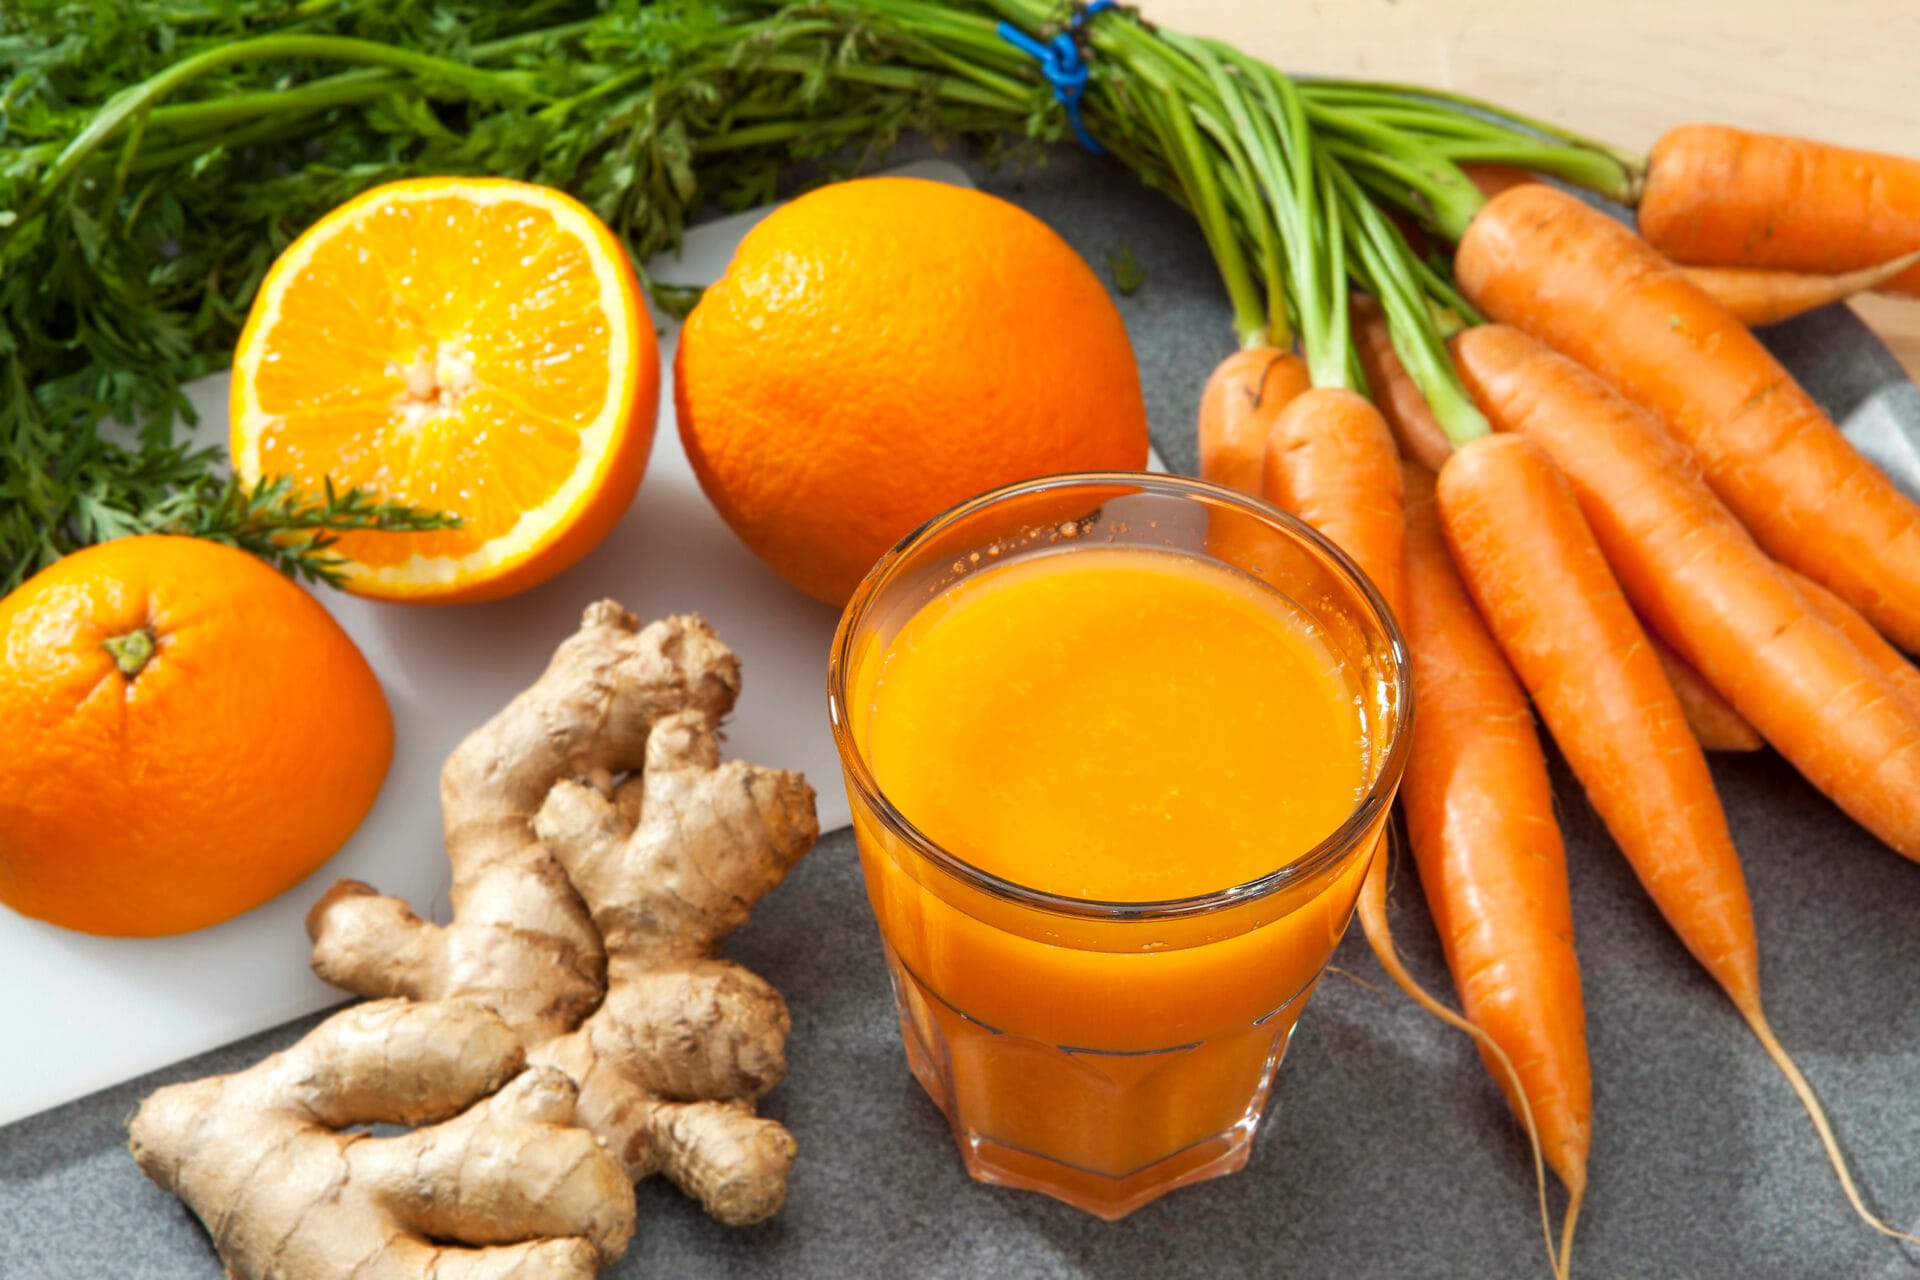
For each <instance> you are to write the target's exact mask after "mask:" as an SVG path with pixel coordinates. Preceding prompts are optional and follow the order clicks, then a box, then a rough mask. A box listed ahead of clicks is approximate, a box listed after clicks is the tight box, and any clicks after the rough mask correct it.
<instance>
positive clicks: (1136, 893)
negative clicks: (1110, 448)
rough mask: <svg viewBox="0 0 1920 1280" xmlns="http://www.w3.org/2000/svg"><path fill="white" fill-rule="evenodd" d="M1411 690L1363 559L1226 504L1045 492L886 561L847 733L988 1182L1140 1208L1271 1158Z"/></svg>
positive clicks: (889, 927)
mask: <svg viewBox="0 0 1920 1280" xmlns="http://www.w3.org/2000/svg"><path fill="white" fill-rule="evenodd" d="M1408 679H1409V677H1408V674H1407V668H1406V663H1405V655H1404V652H1403V650H1402V647H1401V644H1400V640H1399V638H1398V634H1397V632H1396V631H1395V629H1394V624H1393V622H1392V620H1391V619H1390V618H1389V617H1388V615H1387V612H1386V609H1385V607H1384V605H1382V603H1381V601H1380V599H1379V597H1378V595H1377V594H1376V593H1375V592H1374V591H1373V589H1372V587H1371V586H1370V585H1369V584H1368V583H1367V582H1366V581H1365V579H1364V578H1362V577H1361V576H1360V575H1359V573H1358V572H1357V571H1356V570H1355V569H1354V568H1353V566H1352V565H1351V563H1350V562H1348V561H1347V560H1346V559H1345V558H1344V557H1343V556H1341V555H1340V553H1339V552H1338V551H1336V550H1334V549H1333V548H1332V546H1331V545H1330V544H1328V543H1327V542H1326V541H1325V540H1324V539H1321V538H1320V537H1319V536H1318V535H1317V534H1315V533H1313V532H1312V531H1311V530H1309V529H1308V528H1306V526H1304V525H1302V524H1300V523H1298V522H1297V521H1294V520H1292V519H1291V518H1289V517H1287V516H1285V515H1282V514H1281V513H1280V512H1278V511H1275V510H1274V509H1273V508H1271V507H1268V506H1265V505H1264V504H1261V503H1258V502H1255V501H1253V500H1251V499H1248V498H1245V497H1242V496H1241V495H1239V494H1236V493H1233V492H1231V491H1229V490H1226V489H1222V488H1218V487H1216V486H1213V485H1208V484H1203V483H1201V482H1198V481H1190V480H1184V479H1180V478H1176V477H1171V476H1149V475H1134V474H1098V475H1075V476H1058V477H1052V478H1049V479H1045V480H1039V481H1033V482H1030V483H1027V484H1021V485H1015V486H1012V487H1010V488H1006V489H1001V490H998V491H996V492H994V493H990V494H987V495H985V496H984V497H981V498H978V499H975V500H974V501H972V502H969V503H966V504H964V505H962V506H960V507H958V508H955V509H954V510H953V511H950V512H948V513H947V514H945V515H943V516H941V517H939V518H937V519H935V520H934V521H932V522H930V523H929V524H928V525H927V526H925V527H924V528H922V529H921V530H920V531H919V532H917V533H915V534H914V535H912V536H911V537H910V538H908V539H907V540H906V541H905V542H903V543H902V544H901V545H900V546H899V547H897V548H895V549H894V550H893V551H892V552H890V553H888V555H887V556H886V557H885V558H883V559H882V560H881V562H880V563H879V564H878V565H876V566H875V568H874V570H873V572H872V573H871V574H869V575H868V577H867V579H866V581H865V582H863V583H862V584H861V586H860V588H859V590H858V591H857V592H856V593H855V594H854V597H853V599H852V601H850V602H849V604H848V605H847V609H846V612H845V614H844V616H843V617H842V618H841V622H840V628H839V632H838V634H837V635H836V636H835V639H834V648H833V659H832V666H831V671H830V674H829V703H830V707H831V710H832V714H833V728H834V735H835V739H836V741H837V743H838V745H839V749H840V758H841V763H842V766H843V768H844V771H845V774H846V780H847V789H848V793H849V795H850V797H851V799H852V806H853V820H854V826H855V830H856V834H857V837H858V841H859V846H860V858H861V865H862V870H863V871H864V873H865V877H866V884H867V894H868V898H869V901H870V902H871V904H872V907H873V911H874V915H875V917H876V918H877V920H878V922H879V925H880V933H881V937H882V939H883V941H884V944H885V950H886V958H887V963H888V966H889V968H890V970H891V973H892V978H893V989H894V995H895V999H896V1003H897V1005H898V1009H899V1015H900V1029H901V1035H902V1037H903V1039H904V1041H905V1046H906V1054H907V1061H908V1064H909V1066H910V1067H911V1068H912V1070H913V1073H914V1075H915V1076H916V1077H917V1078H918V1079H919V1081H920V1083H921V1084H922V1085H923V1086H924V1087H925V1088H926V1090H927V1092H928V1093H929V1094H930V1095H931V1096H932V1097H933V1099H934V1101H935V1102H936V1103H938V1104H939V1106H940V1107H941V1109H942V1110H943V1111H944V1112H945V1113H946V1115H947V1119H948V1121H949V1123H950V1125H951V1127H952V1129H953V1133H954V1136H955V1138H956V1139H957V1140H958V1142H959V1145H960V1151H961V1156H962V1159H963V1160H964V1161H965V1162H966V1165H967V1168H968V1171H969V1172H970V1173H972V1175H973V1176H974V1177H976V1178H979V1179H981V1180H983V1181H987V1182H996V1183H1003V1184H1006V1185H1011V1186H1017V1187H1025V1188H1029V1189H1032V1190H1036V1191H1042V1192H1045V1193H1047V1194H1049V1195H1052V1196H1056V1197H1058V1198H1059V1199H1062V1200H1065V1201H1067V1202H1068V1203H1070V1204H1073V1205H1077V1206H1078V1207H1080V1208H1082V1209H1085V1210H1087V1211H1089V1212H1092V1213H1095V1214H1098V1215H1100V1216H1102V1217H1106V1218H1118V1217H1120V1216H1122V1215H1124V1214H1126V1213H1128V1212H1130V1211H1132V1210H1133V1209H1136V1208H1138V1207H1139V1206H1140V1205H1142V1204H1145V1203H1146V1202H1148V1201H1149V1200H1152V1199H1154V1198H1155V1197H1157V1196H1159V1195H1162V1194H1164V1193H1165V1192H1167V1191H1169V1190H1171V1189H1173V1188H1174V1187H1178V1186H1183V1185H1185V1184H1187V1183H1191V1182H1196V1181H1199V1180H1201V1179H1203V1178H1210V1177H1216V1176H1218V1175H1220V1174H1223V1173H1229V1172H1232V1171H1233V1170H1235V1169H1238V1168H1240V1167H1241V1166H1242V1165H1244V1164H1245V1163H1246V1159H1247V1155H1248V1148H1249V1144H1250V1143H1251V1141H1252V1138H1253V1131H1254V1127H1255V1125H1256V1124H1257V1123H1258V1121H1259V1118H1260V1113H1261V1109H1262V1107H1263V1106H1264V1105H1265V1102H1266V1098H1267V1093H1268V1089H1269V1086H1270V1085H1271V1083H1272V1078H1273V1072H1274V1068H1275V1067H1276V1066H1278V1064H1279V1061H1280V1057H1281V1055H1282V1054H1283V1053H1284V1052H1285V1050H1286V1046H1287V1040H1288V1038H1289V1037H1290V1036H1291V1034H1292V1032H1293V1027H1294V1024H1295V1022H1296V1020H1297V1019H1298V1018H1299V1016H1300V1010H1301V1008H1302V1007H1303V1006H1304V1005H1305V1003H1306V999H1307V997H1308V995H1309V994H1311V992H1312V990H1313V987H1314V984H1315V983H1316V982H1317V981H1318V980H1319V976H1320V973H1321V970H1322V969H1323V968H1324V966H1325V964H1326V962H1327V959H1328V957H1329V956H1330V955H1331V954H1332V953H1333V949H1334V947H1335V945H1336V944H1338V942H1339V940H1340V936H1341V933H1342V932H1343V931H1344V930H1345V928H1346V924H1347V920H1348V918H1349V917H1350V916H1351V914H1352V911H1353V904H1354V899H1355V897H1356V896H1357V894H1358V892H1359V888H1360V881H1361V878H1362V877H1363V876H1364V875H1365V873H1366V868H1367V865H1368V863H1369V861H1370V860H1371V858H1372V857H1373V855H1374V852H1375V850H1376V848H1377V847H1378V846H1379V844H1380V842H1381V840H1382V838H1383V833H1384V831H1385V827H1386V821H1387V811H1388V809H1389V808H1390V806H1391V805H1392V802H1393V793H1394V789H1395V787H1396V786H1397V785H1398V782H1399V778H1400V772H1401V769H1402V766H1403V763H1404V756H1405V742H1406V730H1407V727H1408V717H1409V714H1410V711H1411V700H1410V699H1411V691H1410V687H1409V683H1408Z"/></svg>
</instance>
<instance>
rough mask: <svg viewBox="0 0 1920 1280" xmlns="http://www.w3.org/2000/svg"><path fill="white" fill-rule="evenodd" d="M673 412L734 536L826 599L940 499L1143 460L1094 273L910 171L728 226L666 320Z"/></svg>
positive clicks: (1139, 413) (1127, 371)
mask: <svg viewBox="0 0 1920 1280" xmlns="http://www.w3.org/2000/svg"><path fill="white" fill-rule="evenodd" d="M674 404H675V408H676V410H677V411H678V414H679V421H680V436H681V439H682V440H683V441H684V442H685V444H686V449H687V457H688V458H689V459H690V460H691V461H692V463H693V469H694V472H695V473H696V474H697V475H698V476H699V478H700V484H701V487H702V488H704V489H705V490H706V492H707V496H708V498H709V499H711V500H712V502H713V504H714V506H715V507H717V508H719V511H720V514H721V515H722V516H723V517H725V519H726V521H727V523H728V524H729V525H731V526H733V530H734V532H735V533H737V534H738V535H739V536H740V538H741V540H742V541H744V542H745V543H746V544H747V546H748V547H750V548H752V549H753V551H754V552H755V553H756V554H757V555H759V556H760V557H761V558H762V559H763V560H765V561H766V562H767V563H768V564H770V565H772V566H773V568H774V569H776V570H777V571H778V572H779V573H780V575H781V576H782V577H784V578H785V579H786V580H787V581H788V582H791V583H793V585H795V586H796V587H799V588H800V589H801V590H802V591H805V592H807V593H809V594H810V595H814V596H817V597H818V598H820V599H821V600H825V601H826V602H828V603H829V604H836V605H837V604H842V603H844V602H845V601H846V599H847V597H848V596H850V595H851V594H853V589H854V587H855V586H856V585H858V584H859V581H860V579H861V577H862V576H863V575H864V574H865V573H866V572H867V570H868V569H869V568H871V567H872V565H873V562H874V561H875V560H877V559H879V557H880V556H881V554H882V553H884V552H885V551H886V549H887V548H888V547H890V546H892V545H893V544H894V543H895V542H897V541H899V540H900V539H901V538H902V537H904V536H905V535H906V534H908V533H910V532H912V530H913V529H914V528H915V527H916V526H917V525H919V524H920V523H921V522H922V521H924V520H926V519H927V518H928V517H929V516H932V515H935V514H937V513H938V512H940V511H941V510H943V509H945V508H946V507H949V506H952V505H953V504H954V503H956V502H959V501H961V500H963V499H966V498H969V497H972V496H973V495H975V494H977V493H980V492H982V491H983V490H986V489H991V488H994V487H995V486H998V485H1001V484H1006V483H1010V482H1012V481H1015V480H1025V479H1030V478H1032V477H1034V476H1040V475H1049V474H1052V473H1055V472H1061V471H1087V470H1136V469H1138V468H1140V467H1144V466H1145V465H1146V462H1147V414H1146V409H1145V406H1144V405H1143V404H1142V402H1141V398H1140V375H1139V372H1138V370H1137V369H1136V368H1135V366H1134V361H1133V349H1132V348H1131V347H1130V346H1129V345H1128V343H1127V332H1126V328H1125V327H1124V326H1123V325H1122V324H1121V321H1120V315H1119V312H1118V311H1116V310H1115V309H1114V306H1113V302H1112V300H1111V299H1110V298H1108V296H1107V292H1106V290H1105V288H1103V287H1102V286H1101V284H1100V281H1099V278H1098V277H1096V276H1095V275H1094V274H1093V272H1092V270H1091V269H1089V268H1088V266H1087V264H1086V263H1085V262H1083V261H1082V260H1081V259H1080V257H1079V255H1078V254H1076V253H1074V251H1073V250H1072V249H1071V248H1069V247H1068V245H1067V243H1066V242H1065V241H1064V240H1062V239H1060V237H1059V236H1057V235H1055V234H1054V233H1053V232H1052V231H1051V230H1049V229H1048V227H1047V226H1046V224H1044V223H1042V222H1041V221H1040V220H1039V219H1037V218H1035V217H1033V216H1032V215H1031V214H1029V213H1027V212H1025V211H1024V210H1022V209H1019V208H1017V207H1015V206H1014V205H1011V204H1008V203H1007V202H1006V201H1004V200H1000V199H997V198H995V197H993V196H990V195H987V194H985V193H983V192H979V191H973V190H970V189H968V188H965V187H954V186H948V185H946V184H944V183H938V182H926V181H922V180H918V179H913V178H866V179H861V180H858V181H854V182H843V183H838V184H836V185H833V186H828V187H823V188H821V189H820V190H818V191H815V192H812V193H810V194H808V195H805V196H802V197H801V198H799V199H798V200H795V201H793V202H792V203H791V204H788V205H785V206H783V207H782V208H780V209H777V210H775V211H774V212H773V213H772V214H770V215H768V217H767V218H766V219H765V220H764V221H763V222H761V223H760V224H759V226H757V227H755V228H754V229H753V231H751V232H750V233H748V235H747V237H746V239H745V240H744V241H742V242H741V244H740V247H739V249H738V250H737V251H736V252H735V253H734V256H733V261H732V262H731V263H730V264H729V265H728V267H727V271H726V275H725V276H723V277H722V278H721V279H720V281H719V282H718V283H716V284H714V285H713V286H712V287H711V288H709V289H708V290H707V291H706V293H705V294H704V295H703V296H702V298H701V299H700V304H699V305H698V306H697V307H695V308H694V310H693V313H692V314H691V315H690V316H688V317H687V323H686V327H685V328H684V329H683V330H682V331H681V334H680V351H679V355H678V356H677V357H676V360H675V365H674Z"/></svg>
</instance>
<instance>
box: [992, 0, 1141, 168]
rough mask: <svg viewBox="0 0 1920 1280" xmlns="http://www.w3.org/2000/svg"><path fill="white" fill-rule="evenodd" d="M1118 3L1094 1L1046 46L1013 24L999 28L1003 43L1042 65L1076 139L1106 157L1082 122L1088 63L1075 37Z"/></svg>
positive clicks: (1103, 0) (1079, 10)
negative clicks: (1101, 13) (1081, 29)
mask: <svg viewBox="0 0 1920 1280" xmlns="http://www.w3.org/2000/svg"><path fill="white" fill-rule="evenodd" d="M1117 3H1118V0H1092V3H1090V4H1086V5H1083V6H1081V7H1080V8H1079V9H1078V10H1077V11H1076V12H1075V13H1074V15H1073V21H1072V23H1071V24H1069V26H1068V29H1067V30H1065V31H1062V32H1061V33H1060V34H1059V35H1057V36H1055V37H1054V38H1053V39H1051V40H1049V41H1046V42H1045V43H1042V42H1040V41H1038V40H1036V39H1034V38H1033V37H1032V36H1030V35H1028V34H1027V33H1026V32H1024V31H1022V30H1021V29H1020V28H1018V27H1016V26H1014V25H1013V24H1012V23H1011V22H1005V21H1003V22H1001V23H1000V25H999V27H998V28H997V30H998V31H999V32H1000V38H1001V39H1002V40H1005V41H1006V42H1007V43H1008V44H1010V45H1012V46H1013V47H1014V48H1016V49H1018V50H1020V51H1021V52H1022V53H1024V54H1026V55H1028V56H1029V57H1031V58H1033V59H1034V60H1035V61H1037V62H1039V64H1040V74H1041V75H1043V76H1045V77H1046V78H1047V83H1048V84H1050V85H1052V86H1053V96H1054V99H1055V100H1056V101H1057V102H1059V104H1060V105H1061V106H1063V107H1065V108H1066V110H1067V123H1068V124H1069V125H1071V126H1072V127H1073V136H1074V137H1076V138H1078V139H1079V140H1080V145H1081V146H1083V147H1085V148H1086V149H1087V150H1089V151H1091V152H1093V154H1095V155H1097V156H1101V155H1105V154H1106V153H1107V149H1106V148H1105V147H1103V146H1101V145H1100V144H1099V143H1098V142H1095V141H1094V140H1093V135H1092V134H1090V133H1088V132H1087V126H1086V122H1085V121H1083V120H1082V119H1081V118H1080V99H1081V98H1082V97H1084V96H1085V95H1086V92H1087V61H1086V59H1085V58H1083V57H1081V56H1080V42H1079V41H1078V40H1076V39H1074V34H1075V33H1076V32H1078V31H1079V30H1080V28H1081V27H1083V26H1085V25H1086V22H1087V19H1089V18H1091V17H1093V15H1094V14H1096V13H1099V12H1101V11H1102V10H1106V9H1111V8H1113V7H1114V5H1115V4H1117Z"/></svg>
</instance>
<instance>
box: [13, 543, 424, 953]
mask: <svg viewBox="0 0 1920 1280" xmlns="http://www.w3.org/2000/svg"><path fill="white" fill-rule="evenodd" d="M0 725H5V726H6V731H5V733H4V734H0V902H4V903H6V904H7V905H8V906H10V907H12V908H13V909H14V910H16V911H19V912H21V913H22V914H24V915H29V916H35V917H38V918H40V919H42V920H47V921H51V922H52V923H54V924H58V925H64V926H65V927H67V928H69V929H79V930H83V931H85V932H87V933H105V934H117V935H123V936H124V935H131V936H140V937H150V936H154V935H158V934H167V933H181V932H184V931H186V930H188V929H197V928H200V927H201V926H203V925H209V924H213V923H214V922H215V921H218V920H224V919H226V918H227V917H229V916H232V915H236V914H238V913H239V912H241V911H245V910H246V909H247V908H249V907H252V906H256V905H258V904H259V903H262V902H265V901H266V900H267V899H268V898H271V897H273V896H274V895H275V894H277V893H279V892H281V891H282V890H284V889H287V888H289V887H291V886H292V885H293V884H294V883H295V882H297V881H298V880H300V879H301V877H303V876H305V875H306V874H307V873H308V872H310V871H312V870H313V869H314V868H315V867H317V866H319V865H320V864H321V863H322V862H324V861H326V859H327V858H328V856H329V855H331V854H332V853H333V852H334V850H336V849H338V848H339V847H340V846H341V845H342V844H344V843H345V842H346V839H347V837H348V836H349V835H351V834H352V833H353V829H354V828H355V827H357V826H359V825H360V820H361V818H363V817H365V816H366V813H367V810H368V809H369V808H371V807H372V805H373V799H374V796H375V794H376V793H377V792H378V791H379V790H380V780H381V778H382V777H384V776H385V774H386V771H387V762H388V760H389V759H390V758H391V757H392V754H393V721H392V718H391V717H390V716H389V715H388V713H387V703H386V699H385V697H384V696H383V695H382V694H381V692H380V683H379V681H378V680H376V679H375V678H374V674H373V671H372V669H371V668H369V667H368V666H367V662H366V659H365V658H363V657H361V656H360V651H359V650H358V649H356V648H354V645H353V641H352V640H350V639H348V638H347V633H346V632H344V631H342V630H341V629H340V626H339V624H338V623H336V622H335V621H334V620H333V618H332V617H330V616H329V615H328V614H327V611H326V610H324V609H322V608H321V607H320V606H319V604H318V603H316V602H315V600H314V599H313V597H312V596H309V595H308V594H307V593H306V592H305V591H302V590H301V589H300V588H299V587H297V586H295V585H294V584H293V583H292V582H290V581H289V580H288V579H286V578H285V577H283V576H281V575H280V574H279V573H276V572H275V571H274V570H272V569H270V568H268V567H267V566H266V565H265V564H263V563H261V562H260V561H258V560H256V559H254V558H253V557H252V556H250V555H247V554H246V553H244V552H241V551H235V550H233V549H232V548H230V547H223V546H220V545H219V544H217V543H212V542H203V541H200V540H199V539H196V538H174V537H157V536H156V537H141V538H123V539H121V540H119V541H117V542H107V543H102V544H100V545H99V546H94V547H89V548H87V549H86V550H84V551H78V552H75V553H74V554H73V555H70V556H68V557H67V558H66V559H64V560H61V561H59V562H58V563H56V564H54V565H52V566H50V567H49V568H47V569H45V570H43V571H41V572H40V573H39V574H37V575H35V576H34V577H33V578H31V579H29V580H28V581H27V582H25V583H24V584H22V585H21V586H20V587H19V588H18V589H16V590H15V591H14V592H13V593H12V594H11V595H9V596H7V597H6V599H4V600H0Z"/></svg>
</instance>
